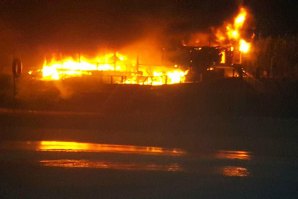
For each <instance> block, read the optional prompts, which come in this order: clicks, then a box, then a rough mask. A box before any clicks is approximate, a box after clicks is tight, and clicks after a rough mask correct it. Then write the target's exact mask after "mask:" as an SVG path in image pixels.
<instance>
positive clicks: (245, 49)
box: [239, 39, 251, 53]
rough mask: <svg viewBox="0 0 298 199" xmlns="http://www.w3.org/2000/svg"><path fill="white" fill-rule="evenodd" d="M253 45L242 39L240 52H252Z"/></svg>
mask: <svg viewBox="0 0 298 199" xmlns="http://www.w3.org/2000/svg"><path fill="white" fill-rule="evenodd" d="M250 47H251V44H250V43H248V42H247V41H245V40H244V39H241V40H240V41H239V51H240V52H242V53H248V52H249V50H250Z"/></svg>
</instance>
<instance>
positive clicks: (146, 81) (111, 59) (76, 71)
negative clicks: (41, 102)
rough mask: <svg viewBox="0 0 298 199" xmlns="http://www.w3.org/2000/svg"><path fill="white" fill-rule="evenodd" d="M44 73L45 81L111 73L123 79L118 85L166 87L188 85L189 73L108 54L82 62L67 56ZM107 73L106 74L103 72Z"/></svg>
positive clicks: (48, 64) (53, 61)
mask: <svg viewBox="0 0 298 199" xmlns="http://www.w3.org/2000/svg"><path fill="white" fill-rule="evenodd" d="M41 72H42V80H61V79H66V78H71V77H80V76H90V75H95V74H96V72H97V73H98V72H107V74H108V75H110V76H115V77H116V76H117V77H119V76H121V77H122V80H121V81H119V80H118V82H115V83H122V84H142V85H162V84H177V83H183V82H185V76H186V75H187V72H188V71H187V70H182V69H180V68H179V67H177V66H176V65H174V66H172V67H171V66H154V65H147V66H145V65H139V64H138V63H137V60H134V59H129V58H128V57H127V56H125V55H123V54H120V53H118V52H117V53H107V54H104V55H100V56H96V57H94V58H87V57H85V56H80V57H79V59H74V58H72V57H66V58H62V59H57V58H52V59H51V60H50V61H45V62H44V65H43V68H42V70H41ZM102 74H104V73H102Z"/></svg>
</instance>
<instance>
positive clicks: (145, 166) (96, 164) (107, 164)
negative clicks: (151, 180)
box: [40, 159, 183, 172]
mask: <svg viewBox="0 0 298 199" xmlns="http://www.w3.org/2000/svg"><path fill="white" fill-rule="evenodd" d="M40 164H41V165H42V166H46V167H63V168H93V169H114V170H143V171H171V172H178V171H183V168H182V167H181V166H180V165H179V164H177V163H172V164H157V163H142V162H112V161H104V160H102V161H92V160H69V159H62V160H41V161H40Z"/></svg>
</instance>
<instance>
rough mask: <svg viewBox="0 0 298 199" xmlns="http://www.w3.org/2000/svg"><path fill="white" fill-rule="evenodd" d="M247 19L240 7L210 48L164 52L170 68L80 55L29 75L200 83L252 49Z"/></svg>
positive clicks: (119, 56)
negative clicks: (212, 72) (247, 34)
mask: <svg viewBox="0 0 298 199" xmlns="http://www.w3.org/2000/svg"><path fill="white" fill-rule="evenodd" d="M247 17H248V11H247V10H246V9H245V8H243V7H241V8H240V9H239V13H238V14H237V16H236V17H235V18H234V19H233V20H232V21H231V22H225V23H224V24H223V26H222V27H219V28H216V29H215V28H213V29H212V34H211V37H212V40H211V39H210V42H209V45H205V46H200V45H193V44H192V45H191V44H183V45H181V46H177V47H176V49H175V52H174V53H173V52H168V50H165V52H163V55H161V56H163V57H165V58H166V59H168V60H170V62H167V63H170V64H157V63H156V62H155V60H154V59H152V60H151V61H150V63H143V62H142V61H140V57H141V55H140V56H139V55H137V56H134V57H132V56H129V55H126V54H123V53H120V52H117V51H111V52H108V53H99V54H98V55H96V56H93V57H88V56H85V55H81V54H80V55H78V56H69V57H64V56H53V57H51V58H47V59H45V60H44V64H43V66H42V68H40V69H38V70H34V71H33V70H32V71H29V74H30V75H31V76H34V77H36V78H37V79H39V80H42V81H58V80H64V79H69V78H76V77H82V76H86V77H95V78H97V79H99V80H100V81H101V82H103V83H111V84H138V85H163V84H177V83H185V82H187V81H188V80H191V81H198V80H202V75H203V74H204V73H206V72H210V71H216V70H213V69H214V68H215V67H216V66H218V65H221V66H222V65H225V66H233V65H234V64H238V65H239V64H242V59H243V55H244V54H246V53H248V52H249V51H250V48H251V44H250V43H249V42H248V41H247V40H245V38H244V36H243V35H244V31H245V22H246V20H247ZM128 54H130V53H128ZM132 54H135V52H133V53H132ZM173 55H174V56H173ZM141 58H142V57H141ZM238 76H239V74H238ZM233 77H234V74H233Z"/></svg>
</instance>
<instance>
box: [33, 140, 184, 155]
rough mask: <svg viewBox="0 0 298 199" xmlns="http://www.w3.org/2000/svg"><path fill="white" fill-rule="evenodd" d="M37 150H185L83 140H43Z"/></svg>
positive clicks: (168, 152)
mask: <svg viewBox="0 0 298 199" xmlns="http://www.w3.org/2000/svg"><path fill="white" fill-rule="evenodd" d="M36 150H37V151H57V152H96V153H124V154H141V155H165V156H181V155H184V154H185V151H183V150H181V149H166V148H162V147H151V146H134V145H115V144H93V143H81V142H62V141H41V142H39V144H38V145H37V148H36Z"/></svg>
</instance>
